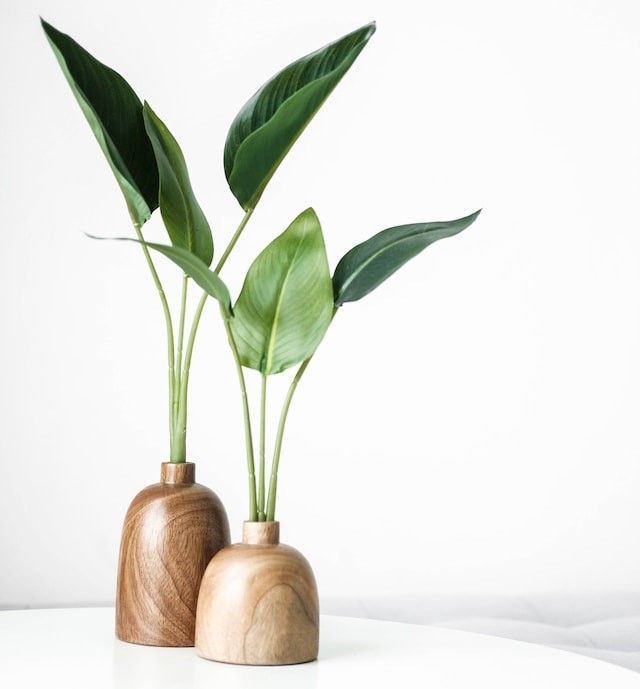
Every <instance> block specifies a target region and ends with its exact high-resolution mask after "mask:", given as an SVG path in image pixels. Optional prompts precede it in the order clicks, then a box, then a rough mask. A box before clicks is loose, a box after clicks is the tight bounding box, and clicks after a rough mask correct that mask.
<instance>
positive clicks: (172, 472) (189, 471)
mask: <svg viewBox="0 0 640 689" xmlns="http://www.w3.org/2000/svg"><path fill="white" fill-rule="evenodd" d="M195 482H196V465H195V464H194V463H193V462H180V463H176V464H174V463H172V462H162V464H161V465H160V483H195Z"/></svg>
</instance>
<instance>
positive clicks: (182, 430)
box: [144, 209, 253, 462]
mask: <svg viewBox="0 0 640 689" xmlns="http://www.w3.org/2000/svg"><path fill="white" fill-rule="evenodd" d="M252 213H253V209H251V210H249V211H247V212H246V213H245V214H244V217H243V218H242V221H241V222H240V225H239V226H238V229H237V230H236V231H235V232H234V234H233V237H232V238H231V241H230V242H229V245H228V246H227V248H226V249H225V250H224V253H223V254H222V257H221V258H220V260H219V261H218V264H217V265H216V267H215V268H214V272H215V273H219V272H220V270H221V269H222V266H224V264H225V263H226V261H227V258H229V254H230V253H231V251H232V250H233V247H234V246H235V244H236V242H237V241H238V239H239V238H240V235H241V234H242V231H243V230H244V227H245V225H246V224H247V222H248V220H249V218H250V217H251V214H252ZM144 249H145V250H147V248H146V247H144ZM147 253H148V251H147ZM183 284H184V283H183ZM183 297H184V298H186V295H185V293H184V292H183ZM207 297H208V295H207V293H206V292H203V293H202V296H201V297H200V301H199V302H198V305H197V307H196V311H195V313H194V315H193V320H192V321H191V330H190V331H189V339H188V340H187V347H186V349H185V354H184V362H182V366H181V367H180V368H179V373H178V382H177V384H176V393H175V395H174V397H172V402H171V408H172V413H173V409H174V407H175V415H174V416H172V421H173V425H172V432H171V438H172V442H171V445H172V448H173V447H174V445H175V450H173V449H172V459H171V461H172V462H174V461H175V462H184V461H186V439H187V400H188V391H189V371H190V370H191V358H192V356H193V347H194V344H195V340H196V335H197V333H198V327H199V325H200V318H201V317H202V311H203V310H204V305H205V304H206V302H207ZM181 317H182V312H181ZM180 332H181V334H182V333H183V332H184V330H183V328H181V331H180ZM181 346H182V339H180V343H179V348H180V349H181ZM172 394H173V393H172ZM174 426H175V431H174V430H173V427H174ZM252 451H253V450H252ZM174 457H175V459H174Z"/></svg>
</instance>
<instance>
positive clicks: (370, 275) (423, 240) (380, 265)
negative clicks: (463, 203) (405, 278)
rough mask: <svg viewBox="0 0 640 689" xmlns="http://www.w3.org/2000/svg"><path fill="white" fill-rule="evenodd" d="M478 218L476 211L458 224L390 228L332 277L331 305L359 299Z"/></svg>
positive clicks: (350, 253)
mask: <svg viewBox="0 0 640 689" xmlns="http://www.w3.org/2000/svg"><path fill="white" fill-rule="evenodd" d="M478 215H480V211H479V210H478V211H476V212H475V213H472V214H471V215H468V216H466V217H464V218H459V219H458V220H450V221H446V222H433V223H414V224H411V225H398V226H397V227H390V228H389V229H386V230H382V232H378V234H375V235H373V237H370V238H369V239H367V240H366V241H364V242H362V243H361V244H358V245H357V246H355V247H353V249H351V250H350V251H348V252H347V253H346V254H345V255H344V256H343V257H342V258H341V259H340V261H339V262H338V265H337V266H336V269H335V272H334V274H333V292H334V300H335V305H336V306H342V305H343V304H344V303H346V302H348V301H358V300H359V299H362V297H364V296H366V295H367V294H369V292H372V291H373V290H374V289H375V288H376V287H378V286H380V285H381V284H382V283H383V282H384V281H385V280H386V279H387V278H389V277H390V276H391V275H393V273H395V272H396V271H397V270H398V269H400V268H401V267H402V266H403V265H404V264H405V263H406V262H407V261H409V260H410V259H412V258H413V257H414V256H417V255H418V254H419V253H420V252H421V251H423V250H424V249H426V248H427V247H428V246H429V245H431V244H433V243H434V242H436V241H438V240H439V239H445V238H446V237H453V236H454V235H456V234H458V233H459V232H462V230H464V229H466V228H467V227H469V225H471V224H472V223H473V222H474V221H475V220H476V218H477V217H478Z"/></svg>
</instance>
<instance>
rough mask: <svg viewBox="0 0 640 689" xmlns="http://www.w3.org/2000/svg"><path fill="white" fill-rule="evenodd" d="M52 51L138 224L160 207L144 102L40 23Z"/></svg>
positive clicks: (111, 73) (118, 78) (116, 77)
mask: <svg viewBox="0 0 640 689" xmlns="http://www.w3.org/2000/svg"><path fill="white" fill-rule="evenodd" d="M41 22H42V28H43V29H44V32H45V34H46V35H47V38H48V39H49V43H50V45H51V48H52V49H53V52H54V54H55V56H56V58H57V60H58V62H59V64H60V67H61V68H62V71H63V73H64V75H65V77H66V79H67V81H68V82H69V86H71V90H72V91H73V94H74V95H75V97H76V99H77V101H78V103H79V105H80V108H81V109H82V112H83V113H84V116H85V117H86V118H87V121H88V122H89V125H90V127H91V129H92V131H93V133H94V135H95V137H96V139H97V140H98V143H99V144H100V148H101V149H102V151H103V153H104V155H105V156H106V158H107V161H108V163H109V165H110V166H111V169H112V171H113V174H114V175H115V178H116V180H117V182H118V184H119V185H120V189H121V190H122V193H123V194H124V197H125V200H126V202H127V207H128V209H129V214H130V215H131V219H132V220H133V222H134V223H136V224H138V225H143V224H144V223H145V222H146V221H147V220H148V219H149V216H150V215H151V213H152V212H153V211H154V210H155V209H156V208H157V207H158V170H157V167H156V161H155V157H154V155H153V149H152V147H151V142H150V141H149V138H148V137H147V135H146V133H145V129H144V121H143V119H142V103H141V102H140V99H139V98H138V96H136V94H135V93H134V91H133V89H132V88H131V86H129V84H128V83H127V82H126V81H125V80H124V79H123V78H122V77H121V76H120V75H119V74H118V73H117V72H114V71H113V70H112V69H110V68H109V67H107V66H106V65H103V64H102V63H101V62H98V60H96V59H95V58H94V57H93V56H91V55H90V54H89V53H88V52H87V51H86V50H85V49H84V48H82V47H81V46H80V45H78V44H77V43H76V42H75V41H74V40H73V39H72V38H71V37H70V36H67V35H66V34H63V33H61V32H60V31H58V30H57V29H55V28H54V27H53V26H51V24H47V22H45V21H44V19H42V20H41Z"/></svg>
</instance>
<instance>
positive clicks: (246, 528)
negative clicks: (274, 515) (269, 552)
mask: <svg viewBox="0 0 640 689" xmlns="http://www.w3.org/2000/svg"><path fill="white" fill-rule="evenodd" d="M242 542H243V543H247V544H250V545H278V543H280V522H244V523H243V525H242Z"/></svg>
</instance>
